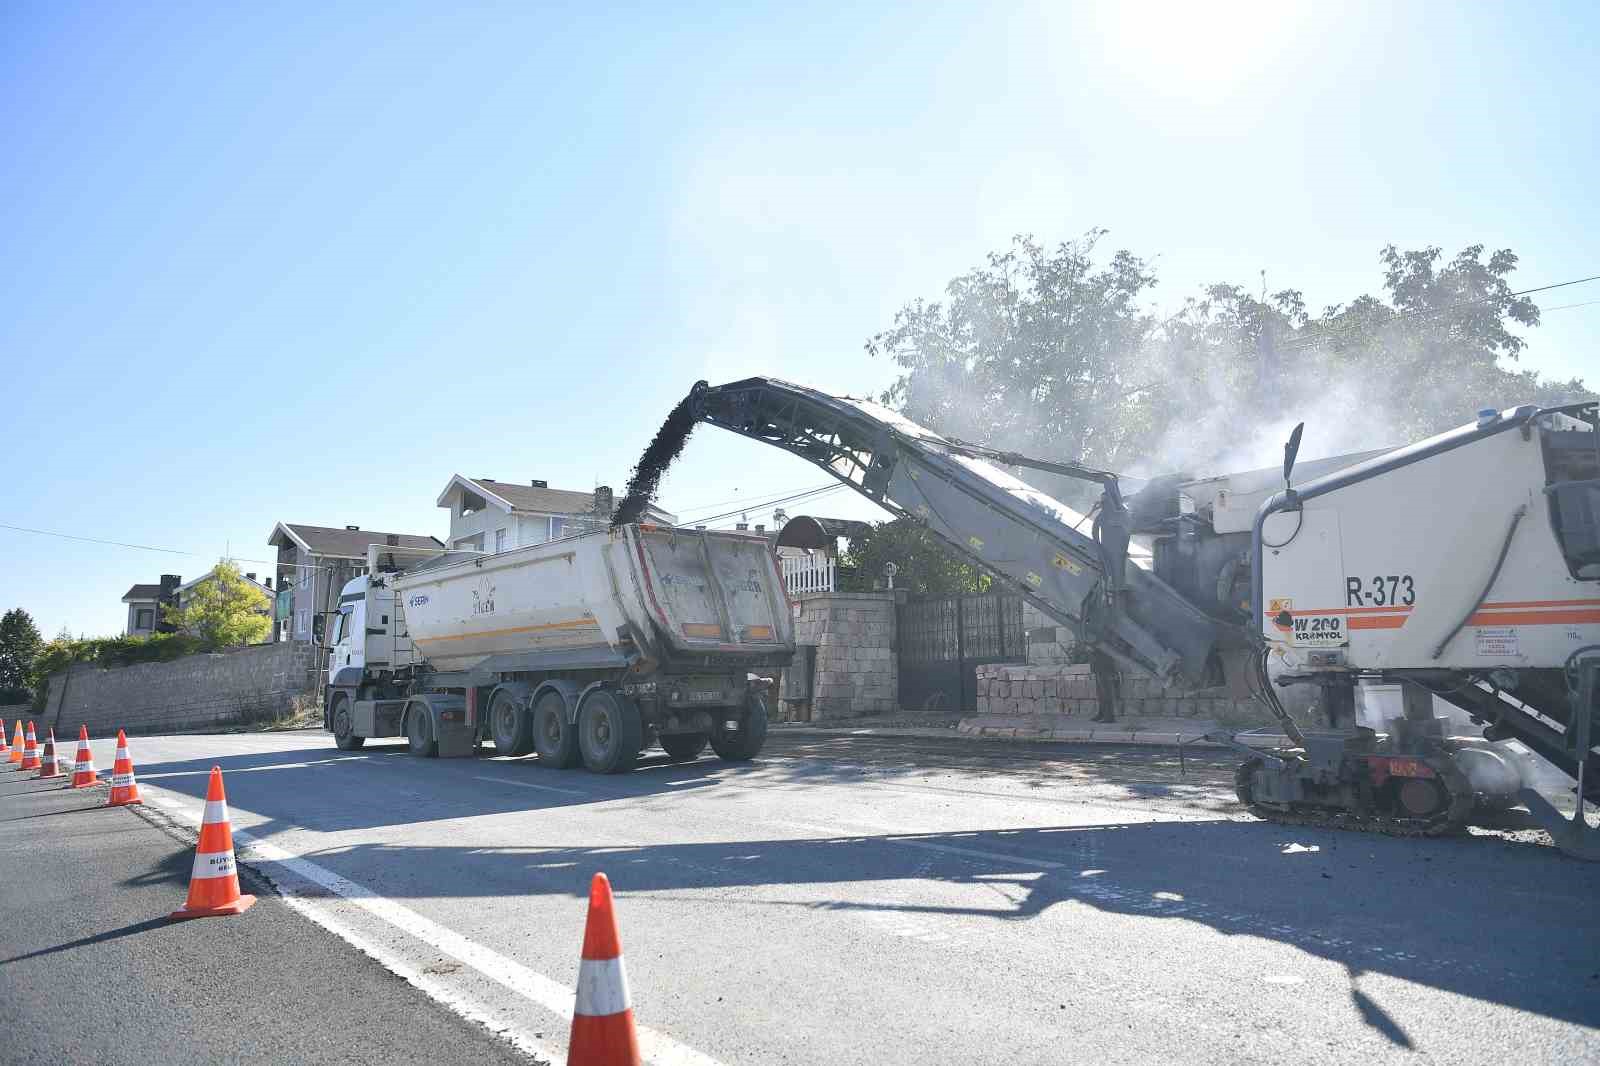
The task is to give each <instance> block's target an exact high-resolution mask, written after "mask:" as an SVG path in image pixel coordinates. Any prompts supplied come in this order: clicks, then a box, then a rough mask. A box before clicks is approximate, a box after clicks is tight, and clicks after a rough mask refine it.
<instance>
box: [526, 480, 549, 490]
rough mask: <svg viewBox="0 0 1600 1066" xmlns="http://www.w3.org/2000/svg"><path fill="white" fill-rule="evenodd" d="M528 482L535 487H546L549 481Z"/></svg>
mask: <svg viewBox="0 0 1600 1066" xmlns="http://www.w3.org/2000/svg"><path fill="white" fill-rule="evenodd" d="M529 484H531V485H532V486H533V487H534V488H536V489H547V488H549V487H550V482H548V481H531V482H529Z"/></svg>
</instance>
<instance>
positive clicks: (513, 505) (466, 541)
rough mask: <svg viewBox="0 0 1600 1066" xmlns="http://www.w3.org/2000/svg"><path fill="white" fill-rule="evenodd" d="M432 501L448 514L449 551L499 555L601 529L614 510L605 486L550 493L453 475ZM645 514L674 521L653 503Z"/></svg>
mask: <svg viewBox="0 0 1600 1066" xmlns="http://www.w3.org/2000/svg"><path fill="white" fill-rule="evenodd" d="M436 502H437V504H438V506H440V507H445V508H448V509H449V511H450V536H449V538H448V539H449V544H450V547H452V548H456V549H466V550H471V551H481V552H503V551H510V550H511V549H512V548H525V547H527V546H528V545H530V544H543V543H544V542H545V541H547V540H560V539H561V538H562V537H570V536H573V535H574V534H577V533H586V532H588V531H590V530H593V529H601V528H604V527H605V526H606V525H607V524H608V523H609V522H610V521H611V514H612V512H613V511H614V510H615V509H616V494H615V493H614V492H612V490H611V488H610V486H607V485H601V486H600V487H599V488H597V489H595V490H594V491H593V492H575V491H572V490H569V489H553V488H551V487H550V486H549V484H548V483H547V482H544V481H535V480H529V481H496V480H495V479H494V478H487V477H472V478H469V477H466V476H465V475H463V474H456V475H455V476H454V477H452V478H451V479H450V482H449V484H447V485H445V487H444V490H443V491H442V492H440V493H439V498H438V500H437V501H436ZM646 516H647V518H648V519H649V520H650V521H653V522H657V523H660V524H661V525H676V524H677V521H678V520H677V517H676V516H675V515H673V514H672V513H671V512H670V511H665V510H662V509H661V508H659V507H655V506H653V505H652V506H651V507H650V508H649V509H648V510H647V511H646Z"/></svg>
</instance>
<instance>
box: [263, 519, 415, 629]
mask: <svg viewBox="0 0 1600 1066" xmlns="http://www.w3.org/2000/svg"><path fill="white" fill-rule="evenodd" d="M267 543H268V544H269V545H271V546H272V547H274V548H276V549H278V588H277V601H276V604H275V608H274V614H273V617H274V619H275V620H276V622H277V625H276V627H275V629H274V633H273V639H274V640H279V641H282V640H314V639H317V638H319V637H320V635H321V632H322V619H323V617H324V616H325V615H326V614H327V612H329V611H332V610H335V609H336V608H337V607H338V606H339V590H340V589H341V588H343V587H344V584H345V582H347V581H349V580H350V579H351V578H354V577H357V576H358V575H360V574H363V573H365V572H366V567H367V547H368V546H369V545H372V544H392V545H396V546H398V547H402V548H437V549H439V550H441V551H442V550H443V549H444V545H443V544H441V543H440V542H439V541H438V539H437V538H435V537H424V536H418V535H416V534H413V533H382V532H379V531H377V530H371V529H362V528H361V527H360V526H345V527H343V528H338V527H334V526H310V525H305V524H303V523H299V522H279V523H278V524H277V525H276V526H274V527H273V528H272V535H271V536H270V537H268V538H267Z"/></svg>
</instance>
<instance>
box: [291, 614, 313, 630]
mask: <svg viewBox="0 0 1600 1066" xmlns="http://www.w3.org/2000/svg"><path fill="white" fill-rule="evenodd" d="M310 616H311V612H310V611H308V610H300V611H296V612H295V616H294V635H295V636H297V637H304V636H305V635H306V622H307V621H308V620H309V618H310Z"/></svg>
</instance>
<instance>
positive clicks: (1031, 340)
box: [866, 230, 1595, 503]
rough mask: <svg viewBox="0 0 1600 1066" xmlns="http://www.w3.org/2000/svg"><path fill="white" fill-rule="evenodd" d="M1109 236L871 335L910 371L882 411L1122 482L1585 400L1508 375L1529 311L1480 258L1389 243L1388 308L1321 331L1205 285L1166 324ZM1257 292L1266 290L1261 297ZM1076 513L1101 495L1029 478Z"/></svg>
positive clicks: (966, 283) (1550, 384) (1509, 264)
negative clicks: (1101, 261) (1102, 251)
mask: <svg viewBox="0 0 1600 1066" xmlns="http://www.w3.org/2000/svg"><path fill="white" fill-rule="evenodd" d="M1103 236H1104V231H1101V230H1094V231H1091V232H1090V233H1088V234H1087V235H1085V236H1084V237H1083V238H1082V239H1080V240H1078V241H1074V242H1069V243H1065V244H1061V245H1058V246H1057V247H1056V248H1055V249H1053V250H1047V249H1045V248H1044V247H1042V246H1041V245H1040V244H1038V243H1037V242H1036V241H1034V240H1033V238H1031V237H1026V236H1023V237H1018V238H1016V239H1015V240H1014V241H1013V243H1012V247H1011V248H1010V249H1009V250H1008V251H1006V252H1004V253H998V254H994V255H991V256H989V258H988V261H987V264H986V265H985V266H983V267H980V268H978V269H977V270H974V271H971V272H969V273H967V274H964V275H962V276H961V277H958V278H956V279H955V280H954V281H952V282H951V283H950V284H949V286H948V287H947V289H946V300H945V301H944V302H938V303H928V302H925V301H921V300H918V301H915V302H913V303H911V304H908V305H907V306H906V307H905V308H904V309H902V310H901V311H900V312H899V313H898V314H897V315H896V316H895V318H894V324H893V327H892V328H891V329H889V330H886V331H884V332H882V333H879V334H877V335H876V336H874V337H872V338H871V339H870V340H869V341H868V342H867V345H866V348H867V352H868V353H869V354H870V355H874V356H877V355H883V356H887V357H889V358H892V359H893V360H894V361H895V362H896V363H897V364H899V365H900V366H901V367H902V368H904V373H902V374H901V376H900V377H899V379H898V380H897V381H896V382H895V383H894V385H893V386H891V387H890V389H889V390H888V391H887V392H886V393H885V395H884V401H885V402H886V403H889V404H891V405H893V406H895V407H898V408H899V409H900V410H901V411H903V412H904V413H905V414H906V415H907V416H908V417H910V418H912V419H914V420H916V421H919V422H922V423H923V424H925V425H927V426H929V428H931V429H934V430H936V431H938V432H941V433H944V434H946V435H949V436H956V437H961V438H963V439H967V440H973V441H977V442H980V443H986V444H992V445H996V446H1000V447H1006V448H1011V449H1014V450H1016V451H1021V452H1031V453H1033V454H1035V455H1039V456H1041V457H1045V458H1065V459H1077V460H1080V461H1083V462H1086V463H1089V464H1090V465H1095V466H1100V467H1104V468H1107V469H1113V470H1117V471H1119V472H1125V473H1132V474H1143V475H1153V474H1158V473H1177V472H1182V473H1191V474H1206V473H1220V472H1224V471H1229V470H1244V469H1250V468H1252V467H1261V466H1269V465H1272V464H1273V463H1274V462H1275V461H1276V459H1277V457H1278V456H1281V450H1280V449H1281V445H1282V441H1283V439H1284V437H1285V436H1286V435H1287V432H1288V429H1289V428H1290V427H1291V426H1292V425H1293V424H1294V423H1295V422H1298V421H1305V422H1306V423H1307V426H1306V434H1307V443H1308V447H1307V451H1306V454H1307V456H1308V457H1309V456H1310V455H1315V454H1323V455H1327V454H1334V453H1337V452H1348V451H1357V450H1364V449H1369V448H1380V447H1390V446H1394V445H1398V444H1403V443H1406V442H1408V441H1411V440H1415V439H1417V438H1419V437H1423V436H1427V435H1429V434H1432V433H1436V432H1439V431H1441V430H1443V429H1447V428H1449V427H1451V426H1455V425H1460V424H1462V423H1464V422H1467V421H1469V420H1471V418H1472V417H1473V415H1474V414H1475V413H1476V411H1477V410H1478V408H1479V407H1482V406H1497V407H1503V406H1509V405H1511V404H1514V403H1522V402H1533V403H1540V404H1553V403H1557V402H1563V401H1569V400H1574V399H1588V398H1593V397H1594V395H1595V394H1594V393H1593V392H1591V391H1589V390H1588V389H1587V388H1586V387H1585V385H1584V383H1583V382H1582V381H1580V380H1576V379H1574V380H1571V381H1565V382H1555V381H1550V380H1547V379H1545V378H1542V377H1541V376H1540V375H1539V374H1538V373H1537V372H1534V371H1530V370H1525V369H1522V368H1520V367H1517V366H1516V365H1515V364H1516V362H1517V360H1518V357H1519V356H1520V355H1521V354H1522V352H1523V350H1524V349H1525V348H1526V346H1527V342H1526V340H1525V339H1524V338H1523V337H1521V336H1520V335H1519V334H1518V333H1517V332H1516V330H1517V329H1518V328H1532V327H1534V326H1536V325H1537V324H1538V321H1539V310H1538V307H1537V306H1536V305H1535V304H1534V302H1533V301H1532V300H1531V299H1529V298H1528V297H1527V296H1519V295H1518V294H1517V293H1516V292H1515V291H1514V290H1513V288H1512V286H1511V284H1510V281H1509V278H1510V275H1511V274H1512V273H1513V272H1514V270H1515V269H1516V264H1517V257H1516V255H1515V254H1514V253H1513V252H1511V251H1510V250H1506V249H1502V250H1500V251H1496V252H1494V253H1492V254H1490V255H1488V256H1487V258H1486V257H1485V254H1484V248H1483V246H1482V245H1472V246H1469V247H1467V248H1465V249H1463V250H1462V251H1461V252H1460V253H1458V254H1457V255H1456V256H1454V257H1453V258H1451V259H1450V260H1448V261H1444V260H1443V259H1442V255H1441V252H1440V249H1438V248H1436V247H1429V248H1423V249H1420V250H1413V251H1402V250H1400V249H1398V248H1396V247H1394V246H1393V245H1390V246H1388V247H1386V248H1384V249H1383V250H1382V251H1381V253H1380V255H1379V261H1380V264H1381V266H1382V268H1383V292H1384V296H1382V297H1377V296H1371V295H1363V296H1359V297H1357V298H1355V299H1354V300H1351V301H1349V302H1348V303H1341V304H1335V305H1332V306H1330V307H1328V308H1326V309H1324V310H1323V311H1322V312H1321V313H1320V314H1317V315H1315V316H1313V315H1311V314H1310V313H1308V311H1307V309H1306V304H1305V298H1304V295H1303V294H1302V293H1301V292H1300V291H1298V290H1295V289H1291V288H1285V289H1280V290H1278V291H1276V292H1274V293H1271V294H1270V295H1269V294H1267V293H1266V292H1265V291H1263V292H1262V293H1261V295H1260V296H1259V297H1255V296H1252V295H1250V294H1249V293H1248V292H1247V291H1246V290H1244V289H1243V288H1241V287H1240V286H1237V285H1230V284H1217V285H1211V286H1208V287H1206V288H1205V289H1204V290H1202V292H1201V293H1200V294H1199V295H1198V296H1195V297H1191V298H1190V299H1188V300H1186V301H1185V302H1184V303H1183V305H1182V306H1181V307H1179V308H1178V309H1177V310H1176V312H1174V313H1172V314H1170V315H1166V316H1164V317H1162V316H1158V315H1156V314H1155V313H1154V312H1153V311H1152V310H1150V309H1149V308H1147V307H1145V306H1143V305H1142V303H1141V301H1142V300H1143V299H1145V298H1146V297H1147V296H1148V295H1149V293H1150V290H1152V289H1153V287H1154V286H1155V284H1156V276H1155V273H1154V271H1153V270H1152V269H1150V268H1149V267H1148V266H1147V264H1146V263H1145V261H1144V260H1142V259H1140V258H1138V257H1136V256H1134V255H1133V254H1132V253H1130V252H1127V251H1118V252H1116V253H1114V254H1113V255H1112V256H1111V257H1110V259H1109V261H1108V262H1106V263H1105V265H1103V266H1102V265H1098V260H1097V255H1096V250H1097V246H1098V244H1099V243H1100V241H1101V239H1102V238H1103ZM1263 289H1264V286H1263ZM1023 473H1024V476H1026V477H1027V478H1028V480H1030V481H1033V482H1034V483H1035V484H1038V485H1039V486H1040V487H1041V488H1043V489H1045V490H1046V491H1048V492H1052V493H1054V494H1056V495H1058V496H1060V497H1061V498H1062V499H1064V500H1066V501H1068V502H1074V503H1081V502H1083V501H1085V500H1087V499H1091V498H1092V497H1093V495H1094V491H1093V489H1092V488H1090V487H1088V486H1085V485H1081V484H1074V483H1070V482H1066V483H1064V482H1062V481H1061V480H1060V479H1055V478H1051V477H1049V476H1044V475H1039V474H1036V473H1034V472H1032V471H1024V472H1023Z"/></svg>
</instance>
